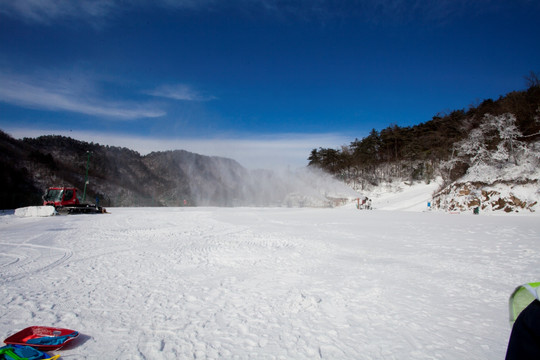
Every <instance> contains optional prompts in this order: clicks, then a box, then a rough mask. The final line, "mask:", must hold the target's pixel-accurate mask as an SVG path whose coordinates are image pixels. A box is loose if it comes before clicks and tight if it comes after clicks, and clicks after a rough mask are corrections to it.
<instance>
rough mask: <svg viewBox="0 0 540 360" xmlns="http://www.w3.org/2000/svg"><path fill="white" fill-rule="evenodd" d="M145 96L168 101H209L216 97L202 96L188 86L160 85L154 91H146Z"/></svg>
mask: <svg viewBox="0 0 540 360" xmlns="http://www.w3.org/2000/svg"><path fill="white" fill-rule="evenodd" d="M147 94H148V95H152V96H158V97H164V98H168V99H174V100H185V101H209V100H214V99H216V97H214V96H212V95H206V94H203V93H201V92H199V91H196V90H195V89H193V88H192V87H190V86H189V85H185V84H176V85H161V86H159V87H157V88H156V89H154V90H151V91H148V92H147Z"/></svg>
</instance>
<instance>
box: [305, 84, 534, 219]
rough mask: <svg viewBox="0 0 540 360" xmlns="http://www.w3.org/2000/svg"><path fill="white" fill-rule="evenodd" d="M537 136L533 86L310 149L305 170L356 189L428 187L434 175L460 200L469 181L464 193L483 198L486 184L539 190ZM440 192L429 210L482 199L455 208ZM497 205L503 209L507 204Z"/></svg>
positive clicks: (442, 189) (476, 202) (475, 202)
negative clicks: (406, 184)
mask: <svg viewBox="0 0 540 360" xmlns="http://www.w3.org/2000/svg"><path fill="white" fill-rule="evenodd" d="M539 139H540V86H539V84H538V83H535V84H533V86H531V87H530V88H529V89H527V90H526V91H515V92H512V93H509V94H507V95H506V96H502V97H500V98H499V99H498V100H485V101H483V102H482V103H481V104H479V105H478V106H474V107H470V108H469V109H467V110H456V111H453V112H451V113H449V114H439V115H436V116H434V117H433V118H432V119H431V120H430V121H427V122H425V123H421V124H418V125H415V126H410V127H399V126H397V125H390V126H388V127H387V128H385V129H383V130H381V131H377V130H375V129H374V130H372V131H371V133H370V134H369V135H368V136H366V137H365V138H363V139H360V140H359V139H355V140H354V141H352V142H351V143H350V144H349V145H347V146H342V147H341V148H340V149H331V148H319V149H313V150H312V152H311V154H310V156H309V166H311V167H317V168H321V169H324V170H325V171H328V172H329V173H331V174H334V175H335V176H336V177H338V178H341V179H343V180H344V181H345V182H347V183H348V184H350V185H351V186H352V187H353V188H355V189H358V190H369V189H371V188H373V187H374V186H378V185H380V184H382V183H388V182H395V181H406V182H410V183H412V182H414V181H425V182H426V183H429V182H430V181H432V180H434V179H436V178H439V179H442V182H443V186H442V188H441V191H442V192H441V194H443V193H444V191H446V192H447V193H448V194H449V193H450V192H451V191H450V190H449V189H450V188H447V189H446V190H445V188H446V187H448V186H450V185H451V184H452V185H453V186H454V188H455V189H454V190H455V191H457V194H458V195H459V193H460V191H461V190H463V189H462V188H463V186H465V185H467V184H466V183H471V182H472V183H473V184H476V185H470V184H468V185H467V186H466V187H467V189H468V190H464V192H465V193H467V195H469V194H471V192H472V193H478V194H482V188H483V187H484V186H485V185H493V184H495V183H501V182H507V183H508V182H520V183H522V184H523V183H528V184H536V186H537V184H538V178H537V177H538V174H537V172H536V169H537V168H538V165H539V157H540V146H539ZM456 189H457V190H456ZM471 189H473V190H471ZM441 194H436V196H435V200H437V197H439V199H438V200H439V201H438V202H437V201H435V205H438V206H441V207H446V209H450V210H451V209H452V207H456V208H463V207H464V206H465V207H466V206H469V204H470V206H474V205H475V204H476V205H478V204H479V203H480V202H481V199H480V198H482V196H480V195H479V196H477V198H478V199H476V200H474V201H473V200H470V201H468V202H465V204H463V202H461V203H460V204H457V203H456V202H454V203H452V201H451V200H448V199H445V200H444V201H443V200H441V199H440V196H441ZM456 196H457V195H456ZM469 198H470V197H469ZM483 198H484V199H485V196H484V197H483ZM486 201H487V200H485V201H484V203H486ZM445 202H446V203H445ZM502 202H504V203H505V204H503V205H501V206H502V208H503V209H504V208H505V205H506V202H507V201H506V200H505V201H502ZM502 202H501V204H502ZM529 205H530V204H525V205H524V206H525V207H527V206H529Z"/></svg>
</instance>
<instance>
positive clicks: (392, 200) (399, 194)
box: [364, 179, 441, 211]
mask: <svg viewBox="0 0 540 360" xmlns="http://www.w3.org/2000/svg"><path fill="white" fill-rule="evenodd" d="M440 184H441V180H440V179H438V180H437V181H432V182H430V183H429V184H426V183H424V182H418V183H414V184H408V183H405V182H399V183H397V182H396V183H389V184H382V185H380V186H378V187H376V188H374V189H373V190H371V191H369V192H364V195H365V196H367V197H368V198H370V199H372V207H373V208H374V209H379V210H402V211H426V210H429V206H428V205H430V204H431V202H432V198H433V193H434V192H435V191H436V190H437V189H438V188H439V187H440Z"/></svg>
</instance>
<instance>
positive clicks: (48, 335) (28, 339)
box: [4, 326, 79, 351]
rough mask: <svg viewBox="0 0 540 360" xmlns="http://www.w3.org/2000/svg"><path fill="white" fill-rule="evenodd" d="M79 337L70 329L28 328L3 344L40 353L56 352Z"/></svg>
mask: <svg viewBox="0 0 540 360" xmlns="http://www.w3.org/2000/svg"><path fill="white" fill-rule="evenodd" d="M78 336H79V333H78V332H77V331H75V330H71V329H62V328H55V327H47V326H30V327H27V328H26V329H23V330H21V331H19V332H18V333H16V334H13V335H11V336H10V337H8V338H7V339H6V340H4V342H5V343H6V344H10V345H26V346H31V347H33V348H36V349H39V350H41V351H50V350H58V349H60V348H61V347H62V346H65V345H66V344H68V343H70V342H71V341H73V340H75V339H76V338H77V337H78Z"/></svg>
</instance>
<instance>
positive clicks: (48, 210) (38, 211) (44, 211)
mask: <svg viewBox="0 0 540 360" xmlns="http://www.w3.org/2000/svg"><path fill="white" fill-rule="evenodd" d="M55 213H56V210H55V209H54V206H28V207H23V208H18V209H15V215H16V216H19V217H35V216H38V217H39V216H53V215H54V214H55Z"/></svg>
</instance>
